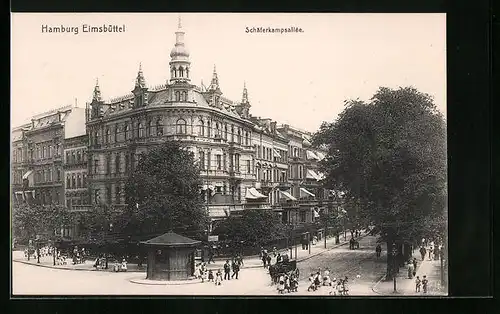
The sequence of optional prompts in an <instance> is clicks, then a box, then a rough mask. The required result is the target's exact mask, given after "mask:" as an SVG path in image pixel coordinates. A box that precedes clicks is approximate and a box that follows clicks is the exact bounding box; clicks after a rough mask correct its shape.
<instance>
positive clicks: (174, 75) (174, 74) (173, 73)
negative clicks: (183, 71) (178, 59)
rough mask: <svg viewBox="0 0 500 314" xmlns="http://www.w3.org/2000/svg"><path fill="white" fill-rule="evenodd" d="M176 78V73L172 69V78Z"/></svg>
mask: <svg viewBox="0 0 500 314" xmlns="http://www.w3.org/2000/svg"><path fill="white" fill-rule="evenodd" d="M176 76H177V71H176V70H175V68H172V77H176Z"/></svg>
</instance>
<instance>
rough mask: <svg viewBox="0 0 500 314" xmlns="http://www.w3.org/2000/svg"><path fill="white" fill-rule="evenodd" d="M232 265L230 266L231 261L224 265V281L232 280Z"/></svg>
mask: <svg viewBox="0 0 500 314" xmlns="http://www.w3.org/2000/svg"><path fill="white" fill-rule="evenodd" d="M230 274H231V265H230V264H229V260H227V261H226V263H225V264H224V280H226V279H227V280H231V276H230Z"/></svg>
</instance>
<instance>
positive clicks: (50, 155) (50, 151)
mask: <svg viewBox="0 0 500 314" xmlns="http://www.w3.org/2000/svg"><path fill="white" fill-rule="evenodd" d="M51 157H52V145H49V158H51ZM19 159H21V156H19Z"/></svg>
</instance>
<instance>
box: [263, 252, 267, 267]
mask: <svg viewBox="0 0 500 314" xmlns="http://www.w3.org/2000/svg"><path fill="white" fill-rule="evenodd" d="M266 262H267V256H266V254H264V253H262V263H264V268H266Z"/></svg>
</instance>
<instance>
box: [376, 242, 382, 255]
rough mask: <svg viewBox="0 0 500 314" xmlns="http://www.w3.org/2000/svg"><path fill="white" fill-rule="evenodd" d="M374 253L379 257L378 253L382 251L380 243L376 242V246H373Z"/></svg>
mask: <svg viewBox="0 0 500 314" xmlns="http://www.w3.org/2000/svg"><path fill="white" fill-rule="evenodd" d="M375 253H376V254H377V258H379V257H380V254H381V253H382V246H381V245H380V244H377V247H376V248H375Z"/></svg>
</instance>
